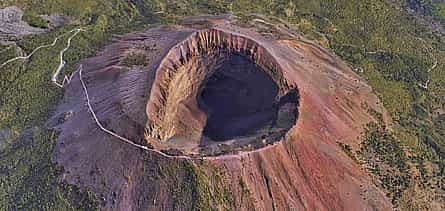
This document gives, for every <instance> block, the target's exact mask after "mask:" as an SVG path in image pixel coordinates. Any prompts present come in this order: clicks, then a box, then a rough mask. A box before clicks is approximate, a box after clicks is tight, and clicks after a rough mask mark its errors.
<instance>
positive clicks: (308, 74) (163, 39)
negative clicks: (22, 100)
mask: <svg viewBox="0 0 445 211" xmlns="http://www.w3.org/2000/svg"><path fill="white" fill-rule="evenodd" d="M265 29H267V30H265ZM266 31H267V32H273V33H271V34H270V33H265V32H266ZM132 52H133V54H134V52H137V53H139V54H143V58H145V60H147V62H144V63H143V64H135V65H128V64H125V63H124V62H123V61H125V59H126V57H128V55H132ZM238 56H241V57H242V58H244V59H245V60H244V59H242V58H238ZM235 57H236V58H235ZM249 62H250V63H249ZM253 64H255V65H253ZM82 65H83V68H84V71H83V72H84V74H83V79H84V81H85V82H86V85H87V87H88V91H89V95H90V99H91V101H92V106H93V108H94V110H95V112H96V114H97V116H98V118H99V119H100V121H101V123H102V124H103V125H104V127H106V128H108V129H110V130H112V131H113V132H115V133H117V134H120V135H122V136H124V137H126V138H128V139H130V140H133V141H134V142H136V143H139V144H148V145H150V146H152V147H154V148H155V149H159V150H171V151H172V150H173V151H176V152H177V153H179V154H186V155H190V156H191V157H194V158H196V159H195V161H193V163H194V164H193V165H191V166H192V169H195V168H196V169H200V171H203V172H204V173H205V175H207V176H206V177H207V178H208V183H209V184H206V185H208V190H209V191H210V194H211V197H215V195H216V191H215V190H217V189H218V188H220V187H219V186H221V184H218V182H217V181H216V180H215V179H214V177H213V176H212V175H215V174H216V173H215V172H221V175H223V176H222V183H223V185H224V186H227V187H228V189H229V198H230V199H231V200H230V203H229V204H225V205H222V204H220V202H218V201H217V200H216V201H215V200H214V199H213V200H212V199H210V206H211V207H213V208H216V209H222V208H223V207H225V208H229V209H233V210H252V209H255V210H292V209H294V210H390V209H391V206H392V205H391V203H390V200H389V199H388V198H386V197H385V195H384V193H382V192H381V191H380V190H378V189H377V188H376V187H375V186H374V185H373V184H372V182H371V180H370V178H369V177H368V176H367V175H366V174H365V173H364V172H363V171H362V170H361V169H360V166H359V165H358V164H357V163H355V162H354V161H353V160H352V159H351V158H349V157H348V156H347V155H346V154H345V153H344V152H343V151H342V150H341V149H340V147H338V144H337V143H338V142H339V143H344V144H348V145H351V146H352V147H353V148H354V147H357V146H358V144H360V141H361V140H360V139H359V137H360V133H361V132H362V130H363V126H364V125H365V124H366V123H368V122H369V121H371V120H373V119H372V116H371V115H370V114H368V112H367V107H371V108H373V109H375V110H377V111H381V112H384V111H383V110H382V108H381V107H380V106H379V103H378V99H377V97H376V96H375V95H374V94H373V93H372V90H371V88H370V87H369V86H368V85H366V83H365V82H364V81H363V80H362V79H361V78H359V77H358V76H357V75H356V74H355V73H354V72H353V71H352V70H351V69H350V67H348V66H347V65H346V64H345V63H344V62H342V61H341V60H340V59H338V58H337V57H335V56H334V55H332V54H331V53H329V52H328V51H326V50H325V49H323V48H322V47H320V46H319V45H317V44H316V43H314V42H312V41H308V40H306V39H304V38H303V37H302V36H300V35H299V34H297V33H294V32H292V31H291V30H289V29H287V28H286V27H285V26H284V25H282V24H275V25H271V24H268V23H267V22H264V21H259V20H254V21H252V22H250V23H249V24H243V26H241V24H240V23H238V22H237V19H236V18H235V17H229V16H227V17H226V16H225V17H218V16H211V17H208V16H207V17H193V18H189V19H187V20H184V22H183V25H181V26H161V27H158V28H152V29H149V30H147V31H144V32H139V33H133V34H129V35H126V36H124V37H122V38H120V40H119V41H117V42H116V43H115V44H112V45H110V46H109V47H107V48H106V49H105V50H104V51H103V52H102V53H101V54H99V55H98V56H96V57H93V58H89V59H85V60H84V61H83V62H82ZM237 65H238V66H237ZM239 65H242V66H239ZM241 67H242V68H241ZM257 72H263V73H266V75H267V76H268V77H270V81H272V82H273V83H274V84H275V85H274V86H276V92H272V91H270V93H269V90H273V89H275V88H268V87H266V88H264V87H263V88H264V89H262V87H261V86H257V85H258V84H262V85H264V86H266V85H265V84H266V83H267V80H268V79H261V77H263V76H260V75H250V76H249V74H256V73H257ZM217 73H221V75H218V74H217ZM242 74H247V76H249V77H247V76H245V75H242ZM215 75H217V76H218V78H217V79H212V76H215ZM254 78H255V79H254ZM249 79H250V81H248V80H249ZM212 80H215V81H216V82H209V81H212ZM218 80H220V81H218ZM254 80H257V82H256V81H254ZM221 81H222V82H221ZM228 81H230V83H229V82H228ZM212 83H213V84H212ZM218 83H221V84H223V85H215V84H218ZM224 83H228V85H227V84H226V85H224ZM234 86H236V87H238V86H239V87H240V88H239V90H240V91H239V93H237V92H236V90H235V91H233V90H232V91H231V90H230V89H232V88H233V87H234ZM208 87H210V88H208ZM271 87H273V86H271ZM206 89H207V90H209V89H212V90H213V91H212V90H210V91H207V92H206V91H203V90H206ZM220 89H221V90H222V91H226V92H229V91H230V93H233V95H236V97H233V101H234V103H233V102H231V101H230V102H227V101H228V100H225V101H226V102H221V103H226V104H224V105H225V106H233V107H234V108H233V109H232V110H230V109H228V110H225V111H221V110H223V109H225V107H224V106H220V107H218V102H217V101H216V103H213V102H212V101H205V99H204V100H203V99H202V98H205V96H203V93H212V96H216V99H218V97H219V98H223V99H232V98H230V96H229V97H228V98H225V97H226V96H223V95H218V94H220V93H219V92H218V90H220ZM81 90H82V88H81V84H80V82H79V81H78V80H74V81H73V82H72V83H71V84H70V85H69V86H68V88H67V90H66V92H65V100H64V102H63V103H62V104H61V105H60V106H59V109H58V112H57V114H59V115H60V114H63V113H64V112H67V111H71V112H72V113H73V115H72V117H71V118H69V119H68V120H66V121H65V122H63V123H61V124H59V125H58V126H57V127H58V128H60V129H61V135H60V136H59V138H58V140H57V146H56V150H55V156H56V160H57V161H58V163H59V164H60V165H62V166H63V167H64V169H65V172H66V173H65V176H66V177H65V178H66V179H67V181H69V182H71V183H80V184H81V185H82V187H84V188H88V189H90V190H92V191H93V192H94V193H95V195H96V196H97V197H98V199H103V201H102V202H101V207H102V208H103V209H106V210H108V209H121V210H144V209H147V210H171V209H178V207H179V208H182V209H185V210H189V209H191V208H192V206H194V205H195V204H194V201H193V200H194V199H196V198H195V197H194V195H193V194H190V193H189V192H187V191H185V192H184V193H183V194H181V193H182V192H181V193H180V194H179V196H178V193H177V192H175V191H174V190H172V189H171V187H172V186H171V185H172V184H171V183H172V181H178V180H179V181H190V180H191V179H190V177H192V178H195V177H196V176H193V175H194V174H189V173H187V172H188V170H187V168H185V167H184V165H185V166H187V165H190V162H192V161H177V160H176V159H174V158H166V157H163V156H162V155H160V154H158V153H154V152H146V151H143V150H141V149H138V148H135V147H134V146H131V145H128V144H126V143H124V142H122V141H120V140H119V139H116V138H114V137H111V136H110V135H109V134H107V133H104V132H103V131H101V130H100V129H99V128H98V127H97V125H96V124H95V122H94V121H93V120H92V118H91V114H89V112H88V108H87V107H86V106H85V97H84V93H83V92H82V91H81ZM214 90H217V91H214ZM252 90H256V91H257V92H259V93H255V91H252ZM259 90H262V91H259ZM244 92H245V93H247V94H246V95H244V94H243V93H244ZM249 93H250V94H249ZM290 93H296V94H295V99H294V100H295V101H285V99H287V98H286V96H289V94H290ZM258 94H263V95H264V96H258ZM204 95H205V94H204ZM251 95H255V96H251ZM212 96H211V97H212ZM292 96H294V95H292ZM211 97H210V98H211ZM270 99H272V101H273V102H271V101H270ZM256 100H258V102H263V101H264V103H251V101H252V102H254V101H255V102H256ZM213 104H215V105H213ZM206 106H210V107H211V106H216V107H214V108H213V110H212V111H211V112H210V111H207V110H206V109H210V110H211V109H212V108H207V107H206ZM261 106H263V107H261ZM215 108H217V109H215ZM239 108H243V109H247V110H249V111H250V110H251V112H245V113H239ZM237 109H238V110H237ZM261 109H263V110H261ZM218 111H220V112H227V113H224V115H220V116H218V114H215V112H218ZM268 112H269V113H270V115H266V113H268ZM297 113H298V118H297ZM229 114H230V115H235V114H236V115H238V116H234V117H231V119H224V120H221V119H218V118H226V116H228V115H229ZM215 115H216V116H217V117H218V118H216V119H217V120H216V123H214V121H211V120H210V119H211V118H212V117H215ZM55 118H58V115H56V116H55ZM218 121H222V122H224V124H222V126H221V127H225V128H226V129H227V128H228V129H227V131H230V132H233V131H235V132H233V134H236V135H231V136H227V137H225V138H224V139H222V140H214V139H215V138H214V137H212V133H215V132H214V130H217V129H218V127H219V126H218ZM225 122H230V123H231V124H230V125H229V126H225V125H227V124H226V123H225ZM257 122H263V123H262V124H261V125H258V124H255V123H257ZM210 123H211V124H216V125H217V126H215V127H214V128H216V129H214V130H210V129H209V130H210V131H212V132H206V131H205V130H206V125H207V124H210ZM289 123H291V125H289ZM243 128H247V129H249V130H248V132H246V133H245V132H244V131H247V130H244V129H243ZM240 131H241V132H240ZM222 133H226V131H223V132H222ZM199 157H205V160H204V161H202V160H201V161H199V159H198V158H199ZM172 166H174V167H178V166H179V167H178V169H179V171H177V172H176V173H177V174H174V175H169V174H165V173H162V172H165V171H166V169H170V168H173V167H172ZM167 172H171V171H170V170H169V171H167ZM172 178H175V179H174V180H172ZM178 197H179V198H183V199H184V200H183V201H185V202H186V203H180V204H179V205H178Z"/></svg>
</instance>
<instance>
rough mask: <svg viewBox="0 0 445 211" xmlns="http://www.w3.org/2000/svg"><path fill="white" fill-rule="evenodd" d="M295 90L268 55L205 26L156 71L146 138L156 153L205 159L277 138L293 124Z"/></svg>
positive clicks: (239, 38)
mask: <svg viewBox="0 0 445 211" xmlns="http://www.w3.org/2000/svg"><path fill="white" fill-rule="evenodd" d="M297 109H298V90H297V88H296V87H295V86H289V85H288V83H287V79H286V78H284V76H283V75H282V72H281V71H280V67H279V65H278V64H277V63H276V61H275V60H274V58H273V57H272V56H271V55H270V54H269V53H268V52H267V50H266V49H264V48H263V47H262V46H261V45H259V44H258V43H257V42H255V41H254V40H252V39H248V38H247V37H244V36H236V35H232V34H230V33H227V32H225V31H223V30H219V29H204V30H201V31H199V32H197V33H195V34H192V36H190V37H189V38H188V39H186V40H185V41H183V42H181V43H180V44H178V45H177V46H175V47H174V48H173V49H172V50H171V51H170V52H169V53H168V54H167V56H166V57H165V58H164V59H163V61H162V62H161V64H160V66H159V67H158V68H157V70H156V79H155V82H154V84H153V88H152V91H151V95H150V97H149V100H148V104H147V114H148V122H147V127H146V128H147V129H146V135H145V138H146V140H147V141H148V143H150V144H151V145H152V146H154V147H155V148H159V149H164V150H170V151H176V152H177V151H180V152H181V153H185V154H198V153H199V154H201V155H206V156H211V155H219V154H224V153H233V152H236V151H239V150H253V149H257V148H261V147H264V146H267V145H268V144H272V143H273V142H275V141H280V140H282V138H283V137H284V135H285V134H286V132H287V131H288V130H289V129H290V128H292V127H293V126H294V125H295V122H296V119H297Z"/></svg>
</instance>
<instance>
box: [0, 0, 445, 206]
mask: <svg viewBox="0 0 445 211" xmlns="http://www.w3.org/2000/svg"><path fill="white" fill-rule="evenodd" d="M438 2H440V1H427V0H425V1H423V0H422V1H418V0H406V1H389V0H356V1H330V0H314V1H305V0H293V1H291V0H257V1H251V0H208V1H197V0H177V1H170V0H169V1H161V0H135V1H126V0H85V1H78V0H47V1H43V2H42V1H40V0H5V1H1V2H0V7H4V6H8V5H17V6H19V7H21V8H23V9H24V10H25V18H30V19H33V17H37V16H36V15H35V14H51V13H60V14H64V15H68V16H71V17H73V18H74V19H75V20H76V21H77V23H79V24H80V25H82V26H87V28H88V31H87V32H84V33H82V34H81V35H80V36H79V37H77V38H76V39H74V40H73V43H74V44H73V47H72V48H71V49H70V50H69V51H68V52H67V54H66V59H67V61H68V65H67V68H66V73H68V72H71V71H73V70H74V69H75V67H76V65H77V63H78V61H79V60H80V59H81V58H85V57H87V56H89V55H92V54H94V52H96V51H97V50H98V49H100V48H101V47H102V46H103V45H104V44H105V43H106V42H108V40H109V38H110V36H111V34H122V33H125V32H128V31H131V30H137V29H141V28H142V27H145V26H146V25H147V24H159V23H174V22H176V21H178V20H179V19H180V18H181V17H183V16H189V15H196V14H201V13H208V14H221V13H224V12H226V11H232V12H234V13H235V14H236V15H239V16H240V17H241V18H242V20H243V21H248V20H249V19H250V17H249V16H246V15H245V14H247V13H259V14H262V15H264V16H266V17H270V19H271V20H273V21H280V20H279V19H282V20H284V21H285V22H287V25H288V26H289V27H290V28H292V29H295V30H298V31H301V32H303V33H304V34H305V35H306V36H307V37H310V38H312V39H314V40H316V41H318V42H319V43H320V44H321V45H323V46H325V47H327V48H330V50H331V51H332V52H334V53H335V54H336V55H338V56H339V57H341V58H342V59H344V60H345V61H347V62H348V63H349V64H350V65H351V66H352V67H353V68H354V69H356V70H358V71H357V73H358V74H360V75H361V76H362V77H364V78H365V79H366V80H367V81H368V83H369V84H370V85H371V86H372V87H373V89H374V91H375V92H376V94H377V95H378V96H379V97H380V99H381V100H382V102H383V104H384V106H385V108H386V109H387V110H388V113H389V115H390V117H391V118H392V120H394V123H395V124H394V126H392V127H391V128H386V127H383V126H382V123H381V121H378V123H371V124H370V125H368V128H367V130H366V133H365V134H364V139H365V141H364V143H363V147H362V148H361V149H356V150H357V151H356V152H354V149H352V148H350V147H348V146H341V147H342V148H343V149H344V150H345V151H346V152H347V153H349V154H351V155H352V154H359V155H360V157H361V158H362V159H365V160H367V161H368V162H369V164H370V165H371V168H370V169H369V170H370V171H371V172H372V174H373V175H374V177H375V179H376V183H380V184H381V185H380V186H381V187H383V188H384V189H386V190H387V192H388V194H389V195H390V197H392V199H393V201H394V202H395V203H396V205H400V206H401V207H403V206H404V207H410V206H411V205H413V207H415V206H414V204H416V203H417V202H418V201H419V200H420V201H422V200H423V201H424V202H425V204H426V205H425V206H427V205H428V204H429V202H430V201H431V200H435V199H431V197H430V198H428V197H422V196H420V194H421V193H422V194H425V195H434V194H443V192H440V191H443V186H440V185H435V184H436V183H437V181H441V179H438V178H443V175H444V172H445V162H444V159H445V141H444V140H445V132H444V131H445V98H444V97H443V96H445V82H444V81H445V43H444V42H445V38H444V35H443V34H441V33H437V32H435V31H433V30H432V29H431V27H430V26H429V22H431V21H436V20H437V21H439V22H441V23H442V25H445V24H443V23H445V21H444V20H445V19H444V14H445V13H444V11H445V6H444V4H443V2H442V3H438ZM408 6H409V7H410V8H414V9H415V10H416V11H421V13H422V14H423V15H424V17H422V18H425V20H426V21H422V20H423V19H422V18H419V17H415V16H414V15H413V14H409V13H407V12H406V10H405V9H406V8H407V7H408ZM429 17H430V19H428V18H429ZM278 18H279V19H278ZM29 22H32V21H31V20H29ZM34 24H35V25H36V26H38V27H45V23H44V22H41V20H34ZM144 25H145V26H144ZM73 27H75V26H65V27H62V28H59V29H57V30H55V31H52V32H50V33H47V34H41V35H38V36H29V37H25V38H24V39H23V40H21V41H20V42H18V46H19V47H20V48H21V49H23V50H24V51H25V52H28V53H29V52H30V51H31V50H32V49H33V48H35V47H36V46H38V45H41V44H42V43H50V42H52V39H54V37H56V36H58V35H60V34H62V33H64V32H66V31H68V30H70V29H72V28H73ZM66 38H67V37H64V39H62V40H61V41H60V42H59V43H58V44H57V47H56V48H54V49H45V50H42V51H41V52H39V53H37V54H36V55H35V56H33V58H32V59H31V60H29V61H27V62H14V63H13V64H10V65H7V67H5V68H2V69H0V71H1V72H2V74H0V96H1V98H0V130H1V129H4V128H9V129H11V130H12V131H13V132H12V133H11V134H12V135H11V136H10V137H9V138H8V140H10V141H9V142H12V144H11V145H10V146H8V147H7V148H6V149H4V150H2V151H0V157H1V159H0V163H1V166H0V181H1V183H0V184H1V185H2V186H1V188H0V196H1V197H0V205H1V206H5V207H0V209H3V208H5V209H26V210H30V209H48V208H49V207H50V206H51V208H52V209H57V208H59V209H62V210H64V209H65V208H66V207H71V208H75V209H77V208H78V209H82V208H85V209H88V206H89V205H88V206H87V205H85V204H88V203H87V202H89V200H86V199H88V198H89V197H88V194H87V196H76V197H74V198H77V200H69V199H72V198H73V197H72V196H74V195H77V192H78V191H73V192H76V194H74V195H70V194H67V189H70V188H66V187H67V186H66V185H64V184H63V183H60V182H58V181H59V180H58V176H59V173H58V172H57V170H55V169H57V167H55V165H54V164H53V163H52V161H51V159H50V156H48V157H45V156H43V157H42V156H41V154H39V153H38V152H46V154H45V155H49V154H50V152H51V151H52V148H53V147H54V140H53V137H52V136H53V135H51V134H54V132H52V131H46V130H44V129H43V128H44V122H45V120H46V119H47V118H48V116H49V115H50V114H51V112H52V111H53V110H54V106H55V105H56V104H57V102H58V100H59V99H60V97H61V96H62V94H63V93H62V91H61V90H58V89H56V88H54V87H53V86H52V85H51V84H49V83H48V79H49V78H50V75H51V72H52V71H53V70H54V68H55V67H56V66H57V61H55V60H56V59H55V58H56V55H57V53H58V51H60V49H62V48H63V47H64V40H65V41H66ZM16 49H17V48H16V47H15V46H11V47H10V48H9V47H5V48H3V46H2V47H1V50H0V61H1V62H2V61H5V60H7V59H8V58H11V57H13V56H14V54H15V52H16ZM130 58H131V59H130ZM130 58H129V59H128V64H129V65H132V64H143V63H141V62H142V61H143V60H142V59H140V57H139V56H136V57H130ZM434 64H437V65H434ZM380 118H381V117H380ZM36 128H37V129H36ZM29 131H32V132H29ZM38 131H40V132H38ZM30 134H31V135H30ZM38 134H40V135H38ZM25 137H33V139H32V140H33V141H32V142H26V140H28V139H27V138H25ZM30 149H35V150H30ZM0 150H1V148H0ZM15 151H17V152H15ZM31 151H32V152H31ZM34 151H35V152H34ZM37 155H40V156H37ZM375 158H378V159H379V160H376V159H375ZM13 165H19V167H17V168H9V166H13ZM172 168H174V169H173V170H171V172H170V173H165V174H164V176H165V177H166V178H167V179H166V180H171V181H173V183H172V184H174V186H173V189H172V190H173V191H174V192H173V194H174V196H175V204H176V206H182V205H184V204H187V205H190V203H189V202H190V201H192V204H193V206H194V207H195V208H197V209H203V210H205V209H206V208H209V207H212V206H215V205H219V206H222V207H224V206H223V205H221V204H225V203H230V197H229V196H228V195H230V194H229V193H227V191H225V190H224V189H221V190H218V191H216V190H213V186H214V185H211V184H210V183H212V181H213V180H217V179H216V178H218V177H220V176H215V175H208V174H206V173H204V172H202V171H201V170H199V167H196V166H193V165H192V164H190V163H183V162H180V163H178V164H177V165H174V166H173V167H172ZM175 169H176V170H175ZM177 169H180V170H179V172H183V173H184V172H185V173H184V174H186V175H183V176H184V177H179V176H175V175H176V174H175V173H176V172H177V171H178V170H177ZM431 169H432V170H431ZM163 171H165V169H164V170H163ZM391 171H394V173H391ZM413 171H414V172H418V174H419V175H420V176H419V177H418V176H414V175H415V174H413ZM416 175H417V173H416ZM214 177H216V178H214ZM14 178H17V179H14ZM168 178H169V179H168ZM181 178H187V179H186V180H182V179H181ZM221 180H223V179H221ZM174 181H176V182H174ZM424 184H432V185H430V186H428V185H424ZM431 186H434V187H435V188H434V191H435V192H433V193H434V194H431V192H429V191H431V190H430V189H431ZM68 187H71V186H68ZM441 187H442V188H441ZM72 188H74V187H72ZM74 189H75V188H74ZM74 189H73V190H74ZM412 189H416V191H414V192H411V191H410V190H412ZM58 193H60V194H58ZM6 195H8V197H6ZM215 196H217V197H216V198H217V199H214V198H215ZM21 198H23V201H20V202H19V199H20V200H21ZM79 203H80V204H84V205H79ZM14 204H15V205H14ZM39 204H42V205H39ZM73 204H74V205H73ZM91 206H92V205H91ZM190 208H192V207H190Z"/></svg>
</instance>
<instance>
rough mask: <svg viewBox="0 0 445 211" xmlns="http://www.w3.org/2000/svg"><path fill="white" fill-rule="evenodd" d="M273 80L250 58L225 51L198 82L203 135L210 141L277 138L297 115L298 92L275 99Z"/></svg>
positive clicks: (276, 95)
mask: <svg viewBox="0 0 445 211" xmlns="http://www.w3.org/2000/svg"><path fill="white" fill-rule="evenodd" d="M278 93H279V87H278V85H277V84H276V83H275V82H274V80H273V79H272V78H271V77H270V76H269V75H268V74H267V73H266V72H265V71H263V70H262V69H261V68H260V67H259V66H257V65H256V64H255V63H254V62H252V61H251V60H250V59H248V58H246V57H244V56H242V55H238V54H233V53H232V54H229V55H228V57H226V59H225V60H224V61H223V63H222V64H221V66H220V67H219V68H218V69H217V70H216V71H215V72H214V73H213V74H212V75H211V76H209V78H208V79H207V80H206V81H205V82H204V83H203V84H202V85H201V92H200V94H199V96H198V103H199V106H200V108H201V109H202V110H203V111H204V112H205V113H206V114H207V123H206V126H205V128H204V135H205V136H207V137H209V138H211V139H212V140H214V141H226V140H229V139H233V138H236V137H245V136H252V135H258V136H262V137H263V138H266V137H267V136H273V139H275V138H279V137H281V136H282V135H284V133H285V132H287V130H289V129H290V128H291V127H292V126H293V125H294V124H295V121H296V118H297V112H296V109H297V106H298V105H297V104H298V94H297V93H296V91H291V92H289V93H288V94H287V95H285V96H283V97H281V98H279V96H278Z"/></svg>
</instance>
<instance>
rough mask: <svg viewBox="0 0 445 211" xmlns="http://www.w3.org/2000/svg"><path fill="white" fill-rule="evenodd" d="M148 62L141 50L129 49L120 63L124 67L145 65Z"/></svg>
mask: <svg viewBox="0 0 445 211" xmlns="http://www.w3.org/2000/svg"><path fill="white" fill-rule="evenodd" d="M148 63H149V60H148V58H147V55H146V54H145V53H144V52H143V51H138V50H135V51H130V52H128V53H127V55H126V56H125V57H124V59H123V60H122V65H124V66H126V67H132V66H135V65H136V66H147V65H148Z"/></svg>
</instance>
